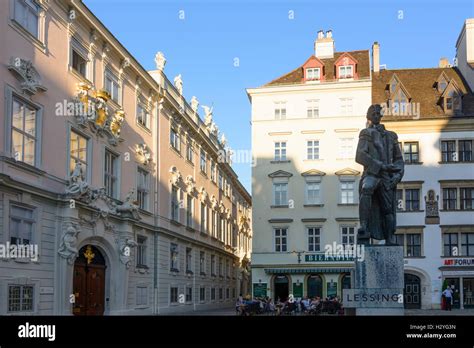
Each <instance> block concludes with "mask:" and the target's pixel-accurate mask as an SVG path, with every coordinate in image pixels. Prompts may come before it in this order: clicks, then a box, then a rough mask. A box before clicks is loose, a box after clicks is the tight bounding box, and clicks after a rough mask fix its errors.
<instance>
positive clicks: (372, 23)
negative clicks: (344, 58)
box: [84, 0, 474, 192]
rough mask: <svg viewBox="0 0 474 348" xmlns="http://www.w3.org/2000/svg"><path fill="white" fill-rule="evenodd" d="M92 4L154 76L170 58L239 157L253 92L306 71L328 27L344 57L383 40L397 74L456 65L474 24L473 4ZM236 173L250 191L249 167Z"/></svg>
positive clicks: (391, 0) (147, 0)
mask: <svg viewBox="0 0 474 348" xmlns="http://www.w3.org/2000/svg"><path fill="white" fill-rule="evenodd" d="M84 2H85V3H86V5H87V6H88V7H89V8H90V9H91V10H92V12H94V14H95V15H96V16H97V17H98V18H99V19H100V20H101V21H102V22H103V23H104V24H105V26H106V27H107V28H108V29H109V30H110V31H111V32H112V33H113V34H114V35H115V36H116V37H117V38H118V39H119V40H120V41H121V42H122V44H123V45H124V46H125V47H126V48H127V49H128V51H129V52H130V53H131V54H133V56H134V57H135V58H136V59H137V60H138V61H139V62H140V63H141V64H142V65H143V66H144V67H145V68H146V69H154V68H155V64H154V56H155V53H156V52H157V51H162V52H164V54H165V56H166V59H167V64H166V68H165V72H166V74H167V75H168V78H169V79H170V80H171V81H172V80H173V77H174V76H176V75H177V74H179V73H180V74H182V78H183V85H184V88H183V90H184V95H185V97H186V99H187V100H188V101H189V100H190V99H191V97H192V96H193V95H196V96H197V98H198V99H199V101H200V104H201V105H203V104H204V105H211V104H212V105H213V106H214V120H215V121H216V123H217V125H218V126H219V129H220V130H221V131H222V132H224V133H225V134H226V137H227V139H228V140H229V145H230V146H231V147H232V148H234V149H238V150H245V149H248V150H250V147H251V133H250V127H251V126H250V102H249V100H248V97H247V94H246V92H245V88H248V87H257V86H260V85H262V84H264V83H266V82H268V81H270V80H272V79H274V78H276V77H278V76H280V75H282V74H284V73H286V72H288V71H290V70H293V69H294V68H296V67H298V66H299V65H301V64H302V63H304V61H305V60H306V59H307V58H308V57H309V56H310V55H311V54H312V53H313V43H314V39H315V37H316V33H317V31H318V30H319V29H323V30H328V29H332V30H333V37H334V39H335V44H336V50H337V51H350V50H358V49H370V47H371V45H372V43H373V42H374V41H378V42H379V43H380V45H381V48H380V55H381V59H380V63H381V64H386V65H387V68H389V69H394V68H409V67H412V68H418V67H435V66H437V64H438V61H439V58H440V57H448V58H449V59H450V61H452V58H454V56H455V43H456V40H457V37H458V35H459V32H460V30H461V28H462V25H463V22H464V20H465V19H466V18H469V17H474V1H473V0H463V1H461V0H449V1H439V0H429V1H428V0H419V1H415V0H410V1H399V0H372V1H368V0H366V1H349V0H344V1H341V0H336V1H331V2H330V1H303V0H302V1H300V0H292V1H290V0H286V1H280V0H260V1H256V0H254V1H251V0H240V1H234V0H227V1H225V0H221V1H218V0H202V1H201V0H186V1H180V0H173V1H171V0H85V1H84ZM180 11H184V12H180ZM290 11H293V12H291V13H290ZM401 11H402V12H401ZM183 13H184V19H182V16H183ZM291 14H293V18H290V17H291ZM180 16H181V17H180ZM236 58H238V63H239V66H237V67H236V66H235V64H234V63H235V62H236ZM200 113H201V115H202V114H203V112H202V110H200ZM234 169H235V171H236V172H237V174H238V175H239V178H240V180H241V181H242V183H243V184H244V186H245V187H246V188H247V189H248V190H249V192H250V188H251V167H250V164H235V165H234Z"/></svg>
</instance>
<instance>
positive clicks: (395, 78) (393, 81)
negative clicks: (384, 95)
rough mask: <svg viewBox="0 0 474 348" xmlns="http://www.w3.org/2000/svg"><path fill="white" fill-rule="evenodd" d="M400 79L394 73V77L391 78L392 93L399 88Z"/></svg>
mask: <svg viewBox="0 0 474 348" xmlns="http://www.w3.org/2000/svg"><path fill="white" fill-rule="evenodd" d="M398 83H399V81H398V79H397V77H396V76H395V75H393V77H392V79H391V80H390V94H393V93H395V90H396V89H397V86H398Z"/></svg>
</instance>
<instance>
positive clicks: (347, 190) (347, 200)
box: [340, 180, 355, 204]
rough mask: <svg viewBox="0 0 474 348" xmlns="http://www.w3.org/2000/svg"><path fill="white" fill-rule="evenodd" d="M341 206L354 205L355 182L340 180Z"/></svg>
mask: <svg viewBox="0 0 474 348" xmlns="http://www.w3.org/2000/svg"><path fill="white" fill-rule="evenodd" d="M340 185H341V204H354V203H355V180H341V184H340Z"/></svg>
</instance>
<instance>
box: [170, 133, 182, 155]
mask: <svg viewBox="0 0 474 348" xmlns="http://www.w3.org/2000/svg"><path fill="white" fill-rule="evenodd" d="M170 144H171V146H172V147H173V148H174V149H175V150H176V151H178V152H180V151H181V140H180V137H179V133H178V131H177V130H176V129H175V128H174V127H171V128H170Z"/></svg>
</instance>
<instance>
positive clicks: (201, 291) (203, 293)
mask: <svg viewBox="0 0 474 348" xmlns="http://www.w3.org/2000/svg"><path fill="white" fill-rule="evenodd" d="M199 301H201V302H204V301H206V288H205V287H203V286H201V287H200V288H199Z"/></svg>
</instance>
